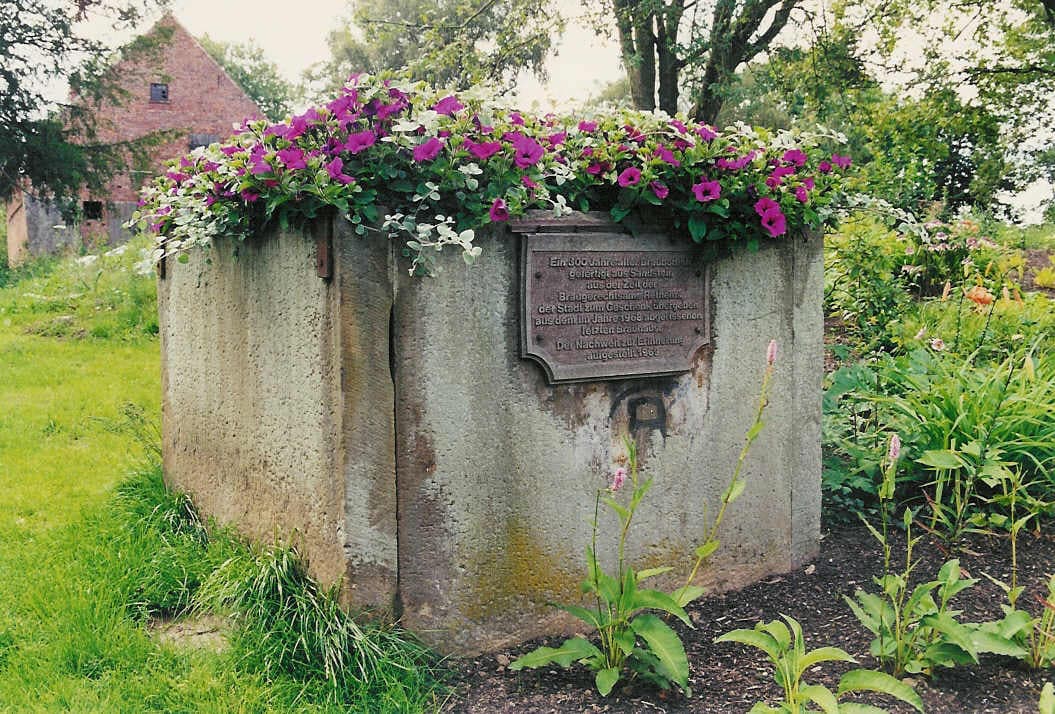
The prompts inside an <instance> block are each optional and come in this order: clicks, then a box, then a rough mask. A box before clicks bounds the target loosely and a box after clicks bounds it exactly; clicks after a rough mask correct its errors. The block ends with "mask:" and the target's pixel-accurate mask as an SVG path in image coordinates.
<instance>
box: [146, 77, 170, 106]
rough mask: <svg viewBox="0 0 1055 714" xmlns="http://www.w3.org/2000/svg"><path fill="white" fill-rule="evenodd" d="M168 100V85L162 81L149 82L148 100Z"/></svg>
mask: <svg viewBox="0 0 1055 714" xmlns="http://www.w3.org/2000/svg"><path fill="white" fill-rule="evenodd" d="M168 100H169V86H168V85H167V84H165V83H163V82H151V83H150V101H151V102H167V101H168Z"/></svg>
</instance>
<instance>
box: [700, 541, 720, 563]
mask: <svg viewBox="0 0 1055 714" xmlns="http://www.w3.org/2000/svg"><path fill="white" fill-rule="evenodd" d="M718 544H719V541H717V540H709V541H707V542H706V543H704V544H703V545H701V546H698V547H697V548H696V557H697V558H699V559H700V560H704V559H705V558H709V557H710V556H711V554H712V553H714V551H716V550H718Z"/></svg>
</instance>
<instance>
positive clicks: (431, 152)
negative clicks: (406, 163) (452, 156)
mask: <svg viewBox="0 0 1055 714" xmlns="http://www.w3.org/2000/svg"><path fill="white" fill-rule="evenodd" d="M442 149H443V142H442V141H440V140H439V139H437V138H436V137H432V138H430V139H429V140H428V141H426V142H424V143H423V144H418V145H417V146H415V147H414V161H416V162H418V163H421V162H422V161H432V160H433V159H435V158H436V157H437V156H439V155H440V151H441V150H442Z"/></svg>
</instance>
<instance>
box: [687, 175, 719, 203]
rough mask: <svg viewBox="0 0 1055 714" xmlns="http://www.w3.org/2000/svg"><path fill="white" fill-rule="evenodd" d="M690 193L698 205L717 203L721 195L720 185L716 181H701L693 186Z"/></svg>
mask: <svg viewBox="0 0 1055 714" xmlns="http://www.w3.org/2000/svg"><path fill="white" fill-rule="evenodd" d="M692 193H693V195H695V196H696V200H697V201H699V202H700V203H706V202H708V201H717V200H718V199H719V198H720V197H721V195H722V184H721V183H719V182H718V181H706V180H702V181H700V182H699V183H698V184H695V185H693V187H692Z"/></svg>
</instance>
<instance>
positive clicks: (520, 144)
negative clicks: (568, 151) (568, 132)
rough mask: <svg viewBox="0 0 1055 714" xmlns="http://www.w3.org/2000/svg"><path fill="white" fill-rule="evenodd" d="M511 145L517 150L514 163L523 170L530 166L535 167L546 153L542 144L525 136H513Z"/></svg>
mask: <svg viewBox="0 0 1055 714" xmlns="http://www.w3.org/2000/svg"><path fill="white" fill-rule="evenodd" d="M511 143H512V144H513V148H514V149H515V150H516V154H515V156H514V157H513V163H515V164H516V165H517V167H518V168H521V169H526V168H527V167H528V166H534V165H535V164H536V163H538V160H539V159H541V158H542V154H543V153H545V150H544V149H543V148H542V146H541V144H539V143H538V142H537V141H535V140H534V139H532V138H530V137H527V136H524V135H523V134H513V136H512V139H511Z"/></svg>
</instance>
